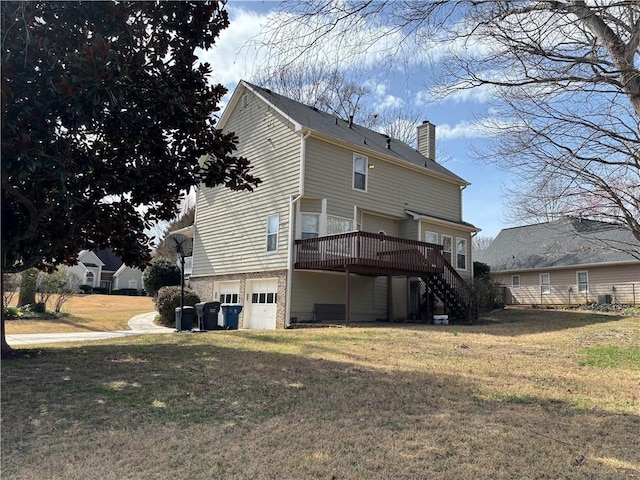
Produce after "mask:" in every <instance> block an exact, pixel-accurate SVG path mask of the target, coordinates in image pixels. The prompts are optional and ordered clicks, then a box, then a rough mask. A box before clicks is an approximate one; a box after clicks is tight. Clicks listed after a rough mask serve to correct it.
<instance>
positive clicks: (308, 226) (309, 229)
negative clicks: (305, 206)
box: [300, 213, 320, 239]
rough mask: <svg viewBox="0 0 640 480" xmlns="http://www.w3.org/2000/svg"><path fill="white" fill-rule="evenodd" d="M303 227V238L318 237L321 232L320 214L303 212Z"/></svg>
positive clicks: (301, 216)
mask: <svg viewBox="0 0 640 480" xmlns="http://www.w3.org/2000/svg"><path fill="white" fill-rule="evenodd" d="M300 223H301V227H302V235H301V238H303V239H305V238H316V237H317V236H318V235H319V233H320V215H319V214H317V213H303V214H301V215H300Z"/></svg>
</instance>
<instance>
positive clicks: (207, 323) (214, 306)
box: [195, 302, 220, 330]
mask: <svg viewBox="0 0 640 480" xmlns="http://www.w3.org/2000/svg"><path fill="white" fill-rule="evenodd" d="M195 307H196V313H197V314H198V323H199V325H200V330H215V329H216V328H217V327H218V313H219V312H220V302H200V303H196V305H195Z"/></svg>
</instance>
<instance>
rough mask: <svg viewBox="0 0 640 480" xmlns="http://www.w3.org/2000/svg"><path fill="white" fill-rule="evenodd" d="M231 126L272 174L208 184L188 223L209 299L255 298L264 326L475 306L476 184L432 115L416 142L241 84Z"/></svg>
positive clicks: (461, 314) (248, 305) (249, 316)
mask: <svg viewBox="0 0 640 480" xmlns="http://www.w3.org/2000/svg"><path fill="white" fill-rule="evenodd" d="M218 126H219V128H221V129H223V130H224V131H225V132H235V134H236V135H237V136H238V139H239V143H238V155H242V156H245V157H246V158H248V159H249V160H250V162H251V166H252V167H253V171H252V173H254V174H255V175H256V176H257V177H259V178H260V179H261V180H262V183H261V184H260V185H259V186H258V188H256V189H255V191H253V192H251V193H248V192H234V191H231V190H229V189H227V188H225V187H224V186H220V187H216V188H206V187H204V186H203V187H201V188H199V190H198V194H197V202H196V215H195V223H194V225H193V227H190V228H187V229H184V233H185V234H187V235H190V236H192V237H193V238H194V246H193V268H192V271H191V275H190V280H189V282H190V285H191V286H192V287H193V288H194V289H195V290H196V291H197V292H198V293H199V295H200V298H201V299H202V300H203V301H209V300H217V301H220V302H221V303H240V304H242V305H243V310H242V313H241V314H240V319H239V320H240V322H239V323H240V327H241V328H256V329H272V328H277V327H280V328H282V327H286V326H289V325H290V324H292V323H296V322H303V321H331V322H335V321H339V322H342V321H344V322H345V323H348V322H350V321H354V322H355V321H376V320H379V319H384V320H389V321H393V320H400V319H420V318H423V319H424V320H425V321H429V320H430V318H431V316H430V314H429V312H433V309H434V306H435V305H440V304H444V305H445V308H446V310H447V312H448V313H449V315H450V316H453V317H457V318H464V319H466V320H469V319H470V318H472V317H473V316H474V302H473V294H472V291H471V290H470V287H469V284H470V282H471V281H472V276H473V268H472V265H473V262H472V259H471V237H472V235H474V234H475V233H476V232H477V231H478V229H477V228H476V227H474V226H473V225H471V224H469V223H467V222H465V221H464V220H463V218H462V192H463V190H464V188H465V187H467V186H468V185H469V184H468V182H466V181H465V180H464V179H462V178H460V177H459V176H457V175H456V174H455V173H453V172H451V171H450V170H448V169H447V168H445V167H444V166H442V165H441V164H439V163H437V162H436V155H435V126H434V125H433V124H431V123H429V122H424V123H423V124H421V125H419V126H418V127H417V134H418V148H417V149H415V148H413V147H411V146H409V145H407V144H405V143H403V142H400V141H399V140H396V139H393V138H390V137H388V136H386V135H383V134H381V133H379V132H375V131H373V130H370V129H367V128H365V127H362V126H360V125H357V124H355V123H353V122H352V121H345V120H344V119H340V118H337V117H335V116H334V115H330V114H327V113H324V112H321V111H319V110H318V109H316V108H312V107H309V106H307V105H303V104H301V103H299V102H296V101H294V100H291V99H289V98H286V97H283V96H282V95H278V94H276V93H274V92H271V91H270V90H267V89H264V88H260V87H257V86H255V85H251V84H250V83H247V82H244V81H242V82H240V84H239V85H238V88H237V89H236V91H235V92H234V94H233V96H232V98H231V100H230V102H229V105H228V106H227V108H226V110H225V112H224V114H223V115H222V117H221V118H220V122H219V124H218ZM427 292H429V295H426V293H427Z"/></svg>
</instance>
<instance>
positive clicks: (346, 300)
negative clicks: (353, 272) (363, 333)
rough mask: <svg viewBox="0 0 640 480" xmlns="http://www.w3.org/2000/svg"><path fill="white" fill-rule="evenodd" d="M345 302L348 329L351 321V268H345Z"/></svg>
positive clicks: (345, 317) (345, 320) (345, 321)
mask: <svg viewBox="0 0 640 480" xmlns="http://www.w3.org/2000/svg"><path fill="white" fill-rule="evenodd" d="M345 286H346V292H345V302H344V324H345V325H346V326H347V327H348V326H349V321H350V319H351V311H350V310H351V309H350V308H349V304H350V303H351V301H350V292H349V266H348V265H346V266H345Z"/></svg>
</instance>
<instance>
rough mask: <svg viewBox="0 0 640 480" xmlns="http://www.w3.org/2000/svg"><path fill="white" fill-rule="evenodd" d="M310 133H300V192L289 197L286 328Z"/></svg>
mask: <svg viewBox="0 0 640 480" xmlns="http://www.w3.org/2000/svg"><path fill="white" fill-rule="evenodd" d="M309 135H311V130H307V133H305V134H304V135H302V134H301V135H300V178H299V179H298V194H297V195H291V196H290V197H289V239H288V241H289V257H288V258H287V294H286V301H285V307H284V326H285V328H289V327H290V326H291V284H292V280H293V278H292V277H293V255H294V252H295V244H294V232H295V222H294V221H293V212H294V207H295V204H296V203H297V202H298V200H300V198H302V195H304V165H305V156H306V153H307V138H309Z"/></svg>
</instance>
